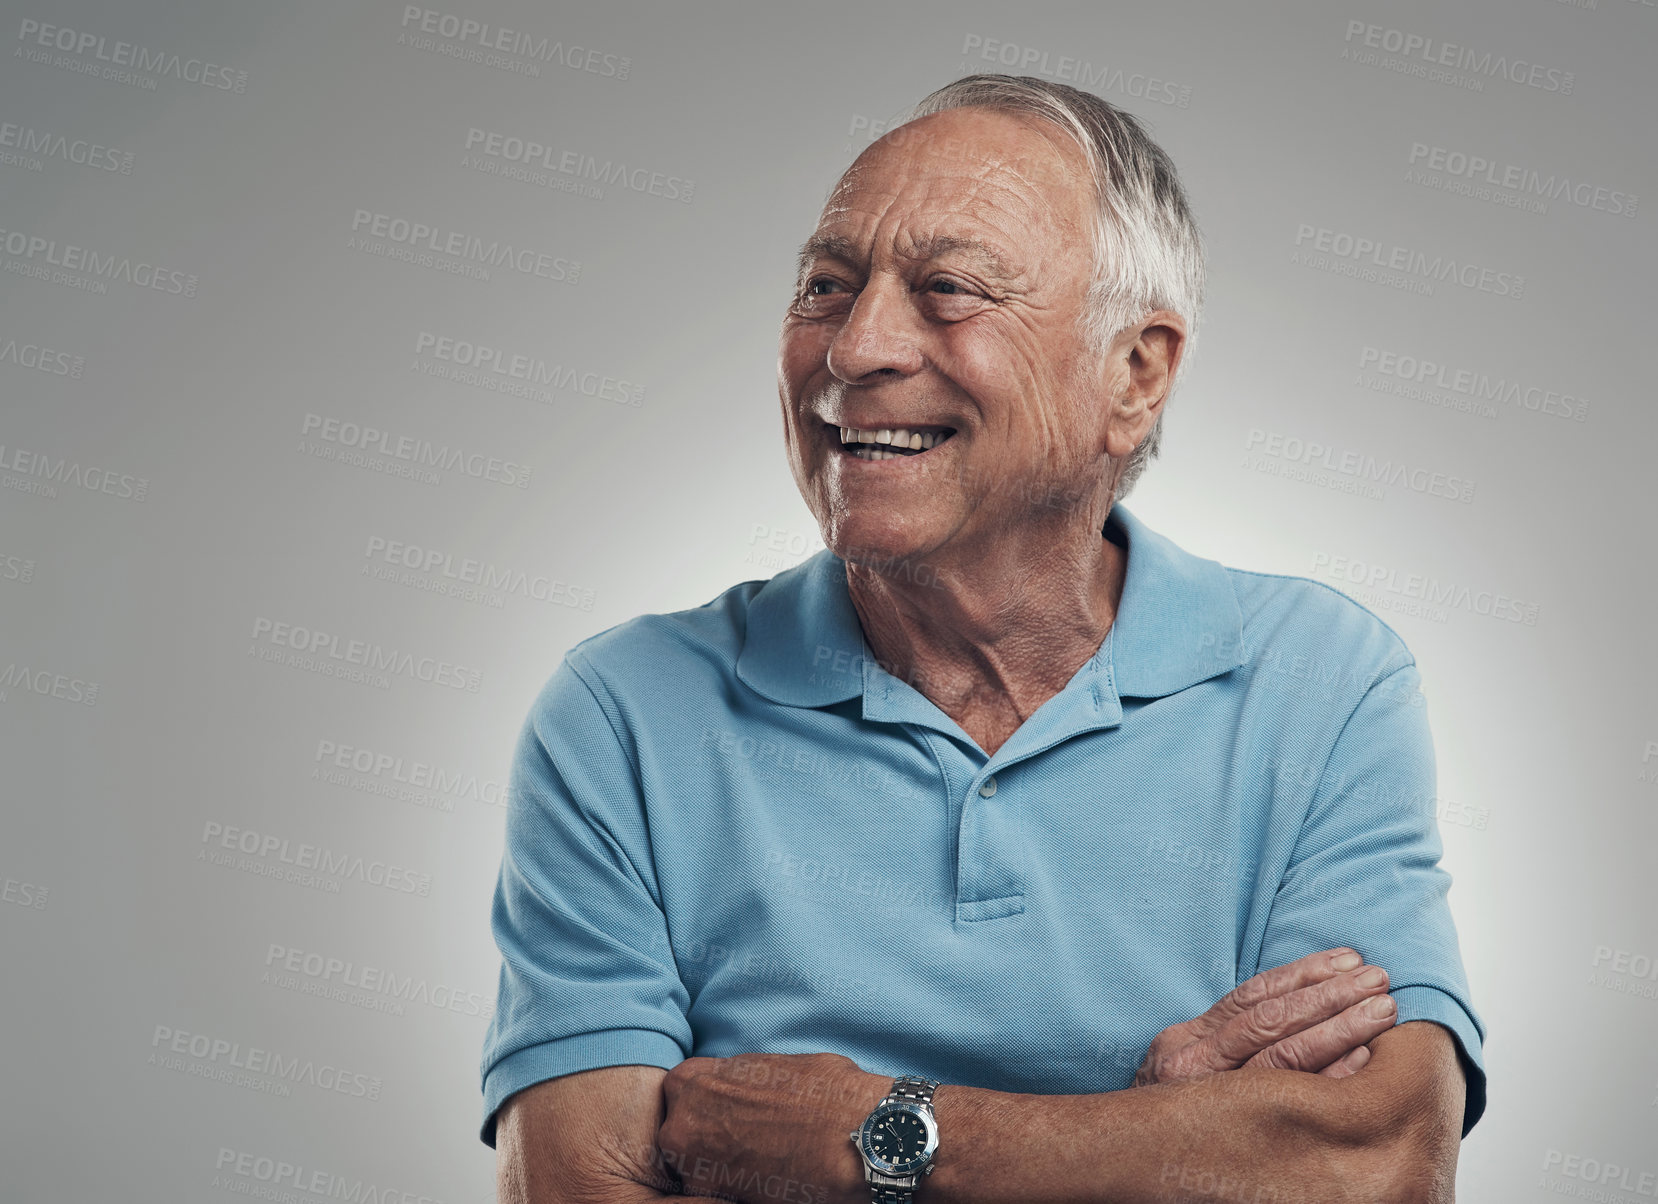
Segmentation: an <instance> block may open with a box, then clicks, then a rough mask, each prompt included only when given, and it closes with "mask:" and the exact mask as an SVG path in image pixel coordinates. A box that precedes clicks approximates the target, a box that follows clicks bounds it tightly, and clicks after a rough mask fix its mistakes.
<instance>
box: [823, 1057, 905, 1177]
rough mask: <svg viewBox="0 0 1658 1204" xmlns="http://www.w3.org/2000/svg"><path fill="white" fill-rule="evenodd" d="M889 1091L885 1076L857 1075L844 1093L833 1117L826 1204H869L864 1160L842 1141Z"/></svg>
mask: <svg viewBox="0 0 1658 1204" xmlns="http://www.w3.org/2000/svg"><path fill="white" fill-rule="evenodd" d="M890 1090H892V1078H891V1076H889V1075H881V1074H870V1073H868V1072H867V1071H863V1072H860V1077H859V1078H858V1080H857V1081H856V1082H854V1083H852V1084H850V1086H849V1089H848V1090H847V1092H846V1093H845V1096H844V1098H845V1100H846V1104H847V1106H846V1109H845V1111H844V1112H837V1113H836V1115H835V1117H834V1123H835V1131H834V1135H835V1137H837V1138H838V1140H837V1141H836V1142H835V1159H834V1167H833V1170H834V1175H833V1182H832V1183H831V1184H830V1185H829V1190H830V1197H829V1200H828V1201H827V1204H869V1183H868V1182H867V1181H866V1180H865V1179H864V1160H863V1158H861V1157H860V1156H859V1154H858V1150H857V1147H856V1146H854V1145H853V1144H852V1143H851V1142H850V1141H847V1140H846V1135H847V1134H848V1133H850V1132H852V1131H854V1130H856V1129H857V1128H858V1127H859V1126H860V1125H862V1124H863V1123H864V1118H865V1117H866V1116H868V1115H869V1114H870V1113H871V1112H873V1111H874V1110H875V1105H877V1104H879V1103H880V1102H881V1101H882V1100H883V1099H885V1098H886V1094H887V1092H888V1091H890Z"/></svg>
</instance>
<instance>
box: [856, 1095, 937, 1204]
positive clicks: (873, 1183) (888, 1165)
mask: <svg viewBox="0 0 1658 1204" xmlns="http://www.w3.org/2000/svg"><path fill="white" fill-rule="evenodd" d="M936 1090H938V1083H937V1082H935V1081H934V1080H932V1079H924V1078H921V1077H919V1076H917V1075H909V1074H906V1075H901V1076H899V1077H898V1078H896V1079H894V1080H893V1081H892V1090H891V1091H889V1092H887V1096H886V1098H885V1099H883V1100H882V1101H881V1102H880V1103H878V1104H876V1105H875V1110H874V1111H873V1112H871V1113H870V1114H869V1115H868V1116H867V1117H865V1118H864V1123H863V1124H862V1125H860V1126H859V1127H858V1128H856V1129H854V1130H852V1133H851V1137H852V1144H853V1145H855V1146H857V1147H858V1156H859V1157H861V1158H862V1159H863V1163H864V1181H865V1182H866V1183H868V1184H869V1195H870V1199H871V1200H872V1201H873V1202H874V1204H911V1201H912V1200H914V1198H915V1189H916V1187H917V1186H918V1185H919V1184H920V1182H921V1178H922V1176H923V1175H930V1174H932V1173H933V1157H934V1155H936V1154H937V1153H938V1120H937V1119H936V1118H935V1117H934V1116H933V1092H934V1091H936Z"/></svg>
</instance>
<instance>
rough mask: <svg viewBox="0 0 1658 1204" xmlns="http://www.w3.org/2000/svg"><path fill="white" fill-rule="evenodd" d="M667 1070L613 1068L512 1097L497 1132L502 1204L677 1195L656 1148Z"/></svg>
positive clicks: (645, 1200)
mask: <svg viewBox="0 0 1658 1204" xmlns="http://www.w3.org/2000/svg"><path fill="white" fill-rule="evenodd" d="M662 1076H663V1071H661V1070H660V1069H658V1068H656V1067H654V1066H612V1067H606V1068H604V1069H601V1070H590V1071H584V1072H580V1073H577V1074H572V1075H567V1076H564V1077H561V1078H557V1079H549V1080H547V1081H545V1082H542V1083H538V1084H536V1085H535V1086H532V1087H529V1088H527V1089H525V1090H524V1091H521V1092H519V1093H518V1094H517V1095H514V1096H512V1097H510V1098H509V1099H508V1100H507V1101H506V1103H505V1104H504V1105H503V1106H502V1108H501V1112H500V1116H499V1121H498V1124H497V1127H496V1132H495V1140H496V1155H497V1158H496V1166H497V1172H496V1198H497V1199H498V1200H499V1201H500V1204H650V1202H652V1201H657V1200H666V1199H668V1198H670V1196H677V1192H676V1187H677V1185H676V1183H675V1182H674V1179H673V1176H672V1174H671V1173H669V1171H668V1169H667V1168H666V1166H665V1165H664V1162H663V1159H662V1157H661V1155H660V1154H659V1153H658V1151H657V1147H656V1140H655V1138H656V1127H657V1125H658V1124H659V1123H660V1122H661V1116H662V1103H661V1095H662V1090H661V1081H662Z"/></svg>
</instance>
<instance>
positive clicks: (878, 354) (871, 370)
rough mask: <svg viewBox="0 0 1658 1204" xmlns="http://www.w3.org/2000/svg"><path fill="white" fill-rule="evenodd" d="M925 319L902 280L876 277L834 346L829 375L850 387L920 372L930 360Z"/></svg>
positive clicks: (861, 294) (860, 295) (830, 354)
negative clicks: (922, 326) (924, 346)
mask: <svg viewBox="0 0 1658 1204" xmlns="http://www.w3.org/2000/svg"><path fill="white" fill-rule="evenodd" d="M920 321H921V316H920V315H919V314H918V313H917V312H916V310H915V307H914V306H913V305H912V304H911V303H910V298H909V290H908V289H907V288H906V287H905V285H904V284H903V283H902V282H900V281H898V280H895V279H891V278H885V279H883V278H881V277H876V278H873V279H871V280H870V281H869V282H868V283H867V284H865V285H864V287H863V289H862V290H860V291H859V293H858V297H857V300H855V301H853V303H852V309H851V312H850V313H848V314H847V315H846V322H845V323H844V324H843V325H842V326H841V328H840V330H838V331H837V332H836V333H835V337H834V339H833V340H831V341H830V343H829V357H828V362H829V371H831V372H833V373H834V374H835V375H836V376H837V377H839V378H840V379H841V380H843V381H845V382H846V383H847V384H849V385H863V384H874V383H876V382H877V381H878V380H880V379H881V378H882V376H887V375H890V376H910V375H913V374H914V373H916V372H919V371H920V370H921V366H922V364H923V362H924V361H923V357H922V354H921V346H920V331H919V329H918V328H917V323H919V322H920Z"/></svg>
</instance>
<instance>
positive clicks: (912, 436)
mask: <svg viewBox="0 0 1658 1204" xmlns="http://www.w3.org/2000/svg"><path fill="white" fill-rule="evenodd" d="M840 435H841V443H843V444H844V445H846V447H847V449H848V450H850V451H852V452H853V454H854V455H857V456H858V457H859V458H860V459H864V460H890V459H892V457H893V455H894V454H895V453H893V452H890V451H887V450H885V449H886V448H887V447H901V448H907V449H908V450H910V451H929V450H931V449H932V448H935V447H937V446H938V445H939V444H940V443H943V442H944V441H945V440H946V439H948V438H949V437H950V432H948V431H912V430H910V429H909V428H908V427H886V428H884V429H881V430H864V429H862V428H860V427H855V426H843V427H841V428H840Z"/></svg>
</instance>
